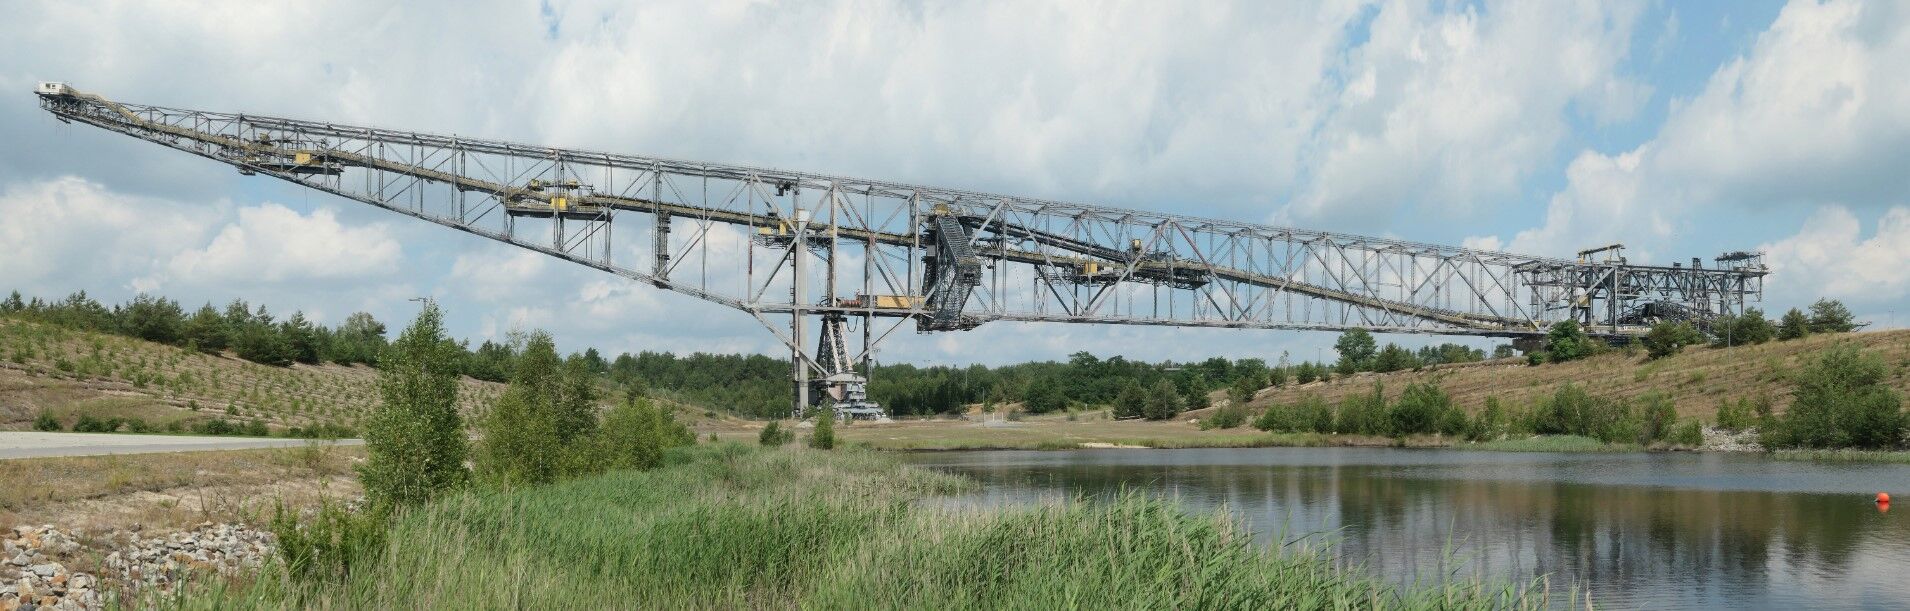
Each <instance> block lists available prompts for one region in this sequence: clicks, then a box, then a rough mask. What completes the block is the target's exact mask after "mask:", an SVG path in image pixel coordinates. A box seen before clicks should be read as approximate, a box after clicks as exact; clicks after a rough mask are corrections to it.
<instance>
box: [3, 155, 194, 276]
mask: <svg viewBox="0 0 1910 611" xmlns="http://www.w3.org/2000/svg"><path fill="white" fill-rule="evenodd" d="M217 217H218V212H217V210H216V208H213V207H205V208H195V207H189V206H184V205H181V204H179V203H177V202H172V201H167V200H163V199H157V198H148V197H137V196H130V195H126V194H122V193H114V192H111V191H110V190H108V189H106V188H104V187H102V186H101V185H99V184H98V183H94V182H91V181H87V180H84V179H80V178H73V177H65V178H57V179H53V180H48V181H42V182H29V183H16V184H11V185H7V187H6V189H5V191H4V192H0V219H3V220H0V251H3V252H4V253H5V254H4V256H0V282H3V283H5V284H6V285H8V286H9V287H10V288H17V289H20V290H23V291H26V292H29V293H35V294H46V295H47V296H53V295H51V294H52V293H56V292H64V291H67V290H73V289H74V288H92V289H93V292H95V293H98V292H101V291H102V290H105V289H120V290H127V289H130V290H134V291H138V290H149V289H152V288H154V287H153V286H151V284H150V283H145V282H139V281H135V280H133V279H134V278H140V277H144V276H147V275H150V274H152V273H153V272H154V271H155V270H156V268H158V267H159V265H158V262H157V261H156V260H155V259H154V253H170V252H176V251H178V250H180V249H183V248H187V247H188V245H190V244H192V243H193V242H195V241H197V240H198V239H200V238H201V236H203V235H205V233H206V232H207V230H208V229H209V228H210V227H211V226H212V225H213V224H214V222H215V221H216V219H217ZM75 278H84V279H88V280H90V281H94V282H98V281H101V280H104V281H106V282H108V283H110V284H109V285H108V286H91V287H75V286H74V285H73V280H74V279H75Z"/></svg>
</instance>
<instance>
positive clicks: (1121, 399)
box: [1114, 380, 1147, 418]
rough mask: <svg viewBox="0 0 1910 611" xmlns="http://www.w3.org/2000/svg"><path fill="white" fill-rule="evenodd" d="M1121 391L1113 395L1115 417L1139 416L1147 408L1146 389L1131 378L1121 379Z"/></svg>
mask: <svg viewBox="0 0 1910 611" xmlns="http://www.w3.org/2000/svg"><path fill="white" fill-rule="evenodd" d="M1122 382H1123V383H1122V384H1121V392H1120V393H1118V394H1116V395H1114V417H1115V418H1139V417H1141V415H1142V412H1144V411H1145V410H1146V409H1147V391H1144V390H1142V389H1141V385H1140V384H1139V383H1137V382H1135V381H1133V380H1122Z"/></svg>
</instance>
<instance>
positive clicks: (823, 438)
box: [809, 409, 836, 450]
mask: <svg viewBox="0 0 1910 611" xmlns="http://www.w3.org/2000/svg"><path fill="white" fill-rule="evenodd" d="M809 447H811V448H815V449H818V450H833V449H835V448H836V410H833V409H823V410H821V413H819V414H816V430H815V432H813V433H810V434H809Z"/></svg>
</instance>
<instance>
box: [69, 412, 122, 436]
mask: <svg viewBox="0 0 1910 611" xmlns="http://www.w3.org/2000/svg"><path fill="white" fill-rule="evenodd" d="M117 428H119V423H118V422H109V421H106V420H101V419H98V418H94V417H93V415H92V414H80V417H79V419H78V420H75V421H74V422H73V432H75V433H111V432H113V429H117Z"/></svg>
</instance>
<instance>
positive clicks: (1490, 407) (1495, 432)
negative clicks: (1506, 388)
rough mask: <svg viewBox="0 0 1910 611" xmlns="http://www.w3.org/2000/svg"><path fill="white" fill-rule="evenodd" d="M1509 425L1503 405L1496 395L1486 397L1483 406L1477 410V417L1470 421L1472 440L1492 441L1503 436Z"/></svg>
mask: <svg viewBox="0 0 1910 611" xmlns="http://www.w3.org/2000/svg"><path fill="white" fill-rule="evenodd" d="M1509 425H1510V421H1509V417H1508V415H1507V414H1506V411H1505V407H1504V406H1502V405H1500V404H1499V398H1498V397H1496V396H1494V397H1486V406H1485V408H1484V409H1481V410H1479V415H1478V417H1477V418H1475V419H1474V420H1473V422H1472V427H1471V437H1472V440H1473V441H1492V440H1494V439H1498V438H1500V437H1504V436H1505V435H1506V433H1507V431H1508V429H1509Z"/></svg>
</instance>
